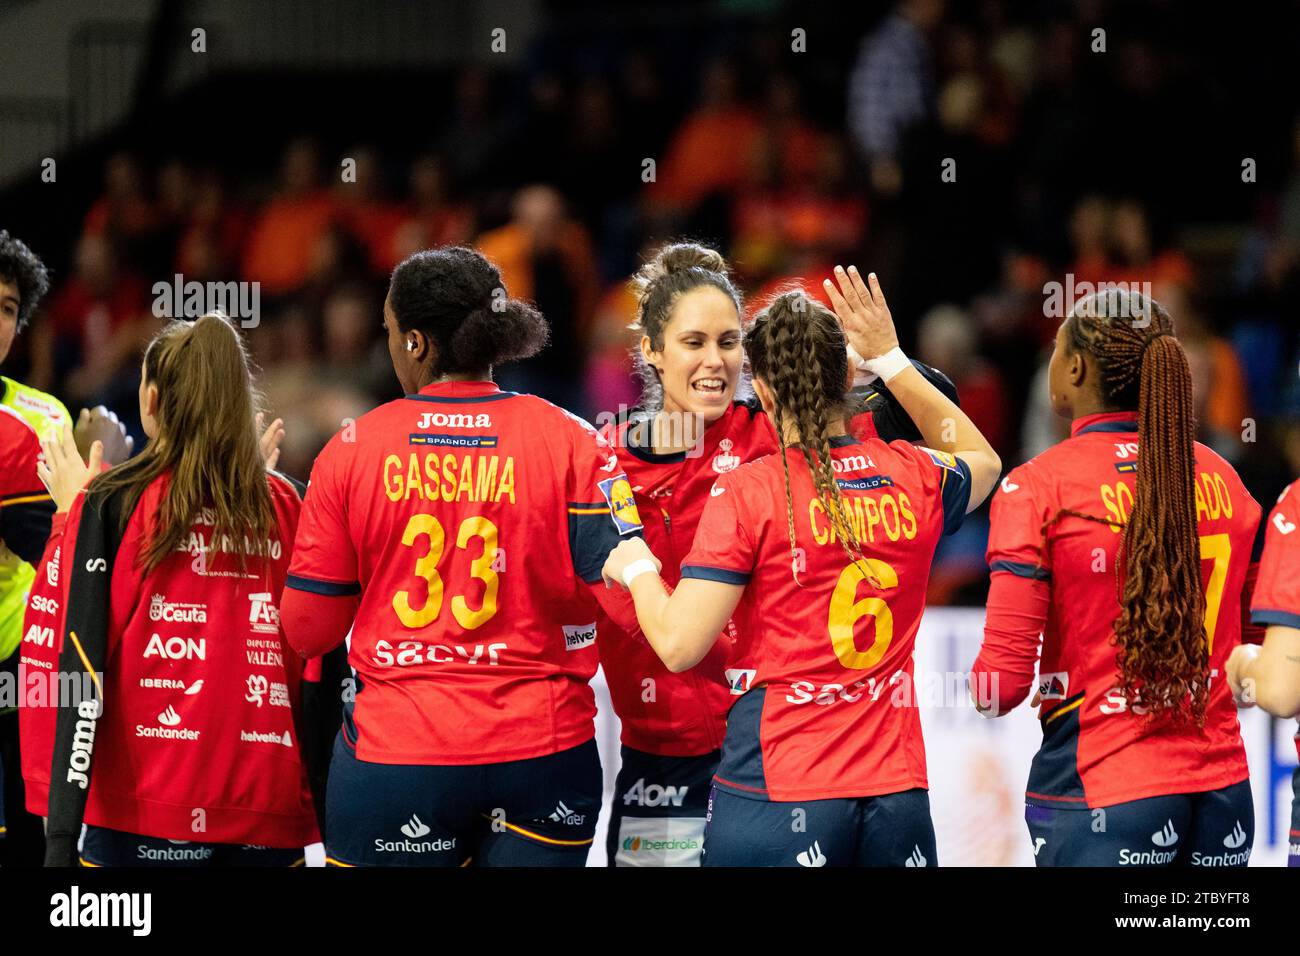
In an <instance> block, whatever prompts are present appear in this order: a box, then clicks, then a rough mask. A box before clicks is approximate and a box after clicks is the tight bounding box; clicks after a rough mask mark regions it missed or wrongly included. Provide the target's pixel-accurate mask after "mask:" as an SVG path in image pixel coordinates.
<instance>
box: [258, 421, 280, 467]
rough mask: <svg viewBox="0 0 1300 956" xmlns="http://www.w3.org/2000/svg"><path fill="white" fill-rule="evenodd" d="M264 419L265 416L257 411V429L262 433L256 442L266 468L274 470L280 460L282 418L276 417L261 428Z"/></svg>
mask: <svg viewBox="0 0 1300 956" xmlns="http://www.w3.org/2000/svg"><path fill="white" fill-rule="evenodd" d="M265 420H266V418H265V416H264V415H263V414H262V413H261V412H258V413H257V430H258V431H259V432H261V433H262V437H261V438H260V439H259V440H258V444H259V445H260V446H261V449H262V460H263V461H264V462H266V470H267V471H275V466H276V465H277V464H279V462H280V442H282V441H284V419H283V418H277V419H276V420H275V421H273V422H271V424H270V425H267V426H266V427H265V428H263V422H265Z"/></svg>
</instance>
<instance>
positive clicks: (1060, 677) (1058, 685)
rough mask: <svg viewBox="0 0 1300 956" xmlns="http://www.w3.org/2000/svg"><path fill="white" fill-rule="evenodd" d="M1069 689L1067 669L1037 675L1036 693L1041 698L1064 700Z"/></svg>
mask: <svg viewBox="0 0 1300 956" xmlns="http://www.w3.org/2000/svg"><path fill="white" fill-rule="evenodd" d="M1069 689H1070V675H1069V673H1068V672H1067V671H1054V672H1052V673H1048V674H1039V675H1038V693H1039V694H1040V695H1041V696H1042V698H1043V700H1065V698H1066V696H1067V695H1068V694H1069Z"/></svg>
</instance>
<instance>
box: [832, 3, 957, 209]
mask: <svg viewBox="0 0 1300 956" xmlns="http://www.w3.org/2000/svg"><path fill="white" fill-rule="evenodd" d="M943 11H944V2H943V0H904V2H902V3H900V4H898V6H897V7H896V8H895V10H894V13H893V14H892V15H890V16H889V17H887V18H886V19H885V20H884V21H883V22H882V23H881V24H880V26H879V27H877V28H876V30H875V31H874V32H873V33H871V34H870V35H869V36H868V37H867V38H866V39H865V40H863V41H862V48H861V52H860V53H859V55H858V61H857V64H856V65H855V66H854V68H853V74H852V76H851V77H850V79H849V117H848V123H849V129H850V130H851V131H852V132H853V136H854V139H855V140H856V141H857V144H858V147H859V149H861V150H862V153H863V155H864V156H865V157H866V159H867V163H868V165H869V167H870V170H871V185H872V186H873V187H874V188H875V189H876V190H877V191H878V192H880V193H883V194H885V195H894V194H896V193H897V192H898V191H899V189H901V188H902V184H903V171H902V166H901V157H902V152H903V148H904V142H903V140H904V137H905V136H906V135H907V133H908V131H909V130H910V129H911V128H912V127H914V126H916V125H917V124H919V123H922V122H924V121H926V120H927V119H928V118H930V117H931V116H932V115H933V112H934V95H935V94H934V88H935V82H934V71H933V66H932V62H931V61H932V57H931V54H930V46H929V40H928V39H927V36H926V34H927V33H929V32H930V31H931V30H933V29H934V27H935V26H936V24H938V22H939V20H940V19H941V18H942V16H943Z"/></svg>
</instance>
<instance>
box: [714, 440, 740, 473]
mask: <svg viewBox="0 0 1300 956" xmlns="http://www.w3.org/2000/svg"><path fill="white" fill-rule="evenodd" d="M731 445H732V442H731V439H730V438H724V439H722V441H720V442H718V453H717V454H716V455H714V456H713V470H714V471H716V472H717V473H718V474H720V475H725V474H726V473H727V472H729V471H732V470H734V469H735V468H738V467H739V466H740V456H739V455H733V454H732V453H731Z"/></svg>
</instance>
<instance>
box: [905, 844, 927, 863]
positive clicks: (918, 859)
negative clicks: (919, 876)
mask: <svg viewBox="0 0 1300 956" xmlns="http://www.w3.org/2000/svg"><path fill="white" fill-rule="evenodd" d="M929 862H930V861H929V860H927V859H926V858H925V856H924V855H922V853H921V848H920V847H919V846H917V845H916V844H915V843H913V844H912V855H911V856H909V857H908V858H907V859H906V860H904V861H903V866H925V865H926V864H927V863H929Z"/></svg>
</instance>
